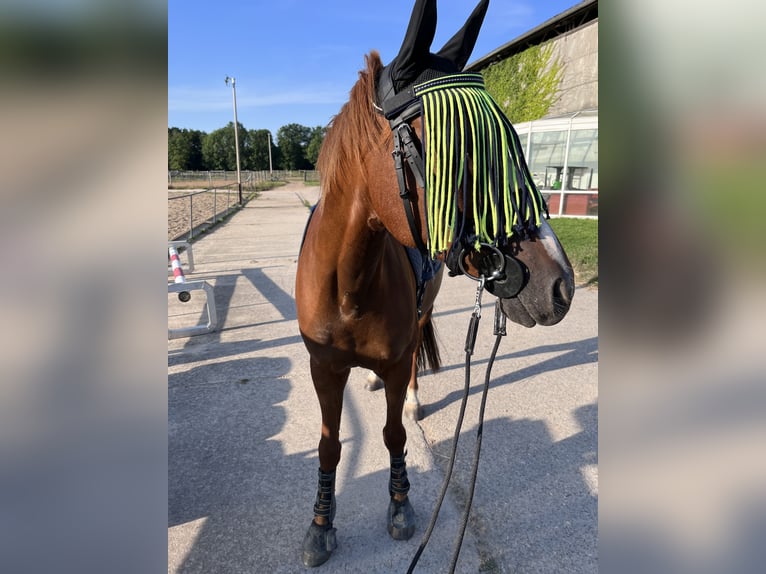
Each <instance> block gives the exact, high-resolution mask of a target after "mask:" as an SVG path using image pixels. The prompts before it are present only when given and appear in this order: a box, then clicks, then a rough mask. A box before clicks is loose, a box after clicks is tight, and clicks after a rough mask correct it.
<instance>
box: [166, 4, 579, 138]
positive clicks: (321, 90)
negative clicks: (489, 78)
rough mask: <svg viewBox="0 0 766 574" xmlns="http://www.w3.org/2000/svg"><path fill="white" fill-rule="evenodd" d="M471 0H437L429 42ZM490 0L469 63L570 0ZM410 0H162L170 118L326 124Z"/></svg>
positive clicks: (183, 122) (398, 35) (452, 26)
mask: <svg viewBox="0 0 766 574" xmlns="http://www.w3.org/2000/svg"><path fill="white" fill-rule="evenodd" d="M477 2H478V0H476V1H474V0H440V2H439V3H438V5H437V6H438V24H437V30H436V38H435V39H434V42H433V46H432V51H438V49H439V48H441V46H442V45H444V43H446V42H447V40H449V39H450V37H452V35H453V34H454V33H455V32H456V31H457V30H458V29H460V27H461V26H462V25H463V23H464V22H465V20H466V18H467V17H468V15H469V14H470V13H471V11H472V10H473V8H474V6H475V5H476V3H477ZM577 3H578V1H577V0H551V1H535V0H528V1H527V0H490V4H489V9H488V11H487V16H486V18H485V20H484V25H483V27H482V30H481V33H480V34H479V39H478V41H477V42H476V47H475V48H474V51H473V55H472V56H471V58H470V60H469V62H472V61H473V60H476V59H478V58H480V57H481V56H484V55H485V54H487V53H489V52H491V51H492V50H494V49H496V48H498V47H500V46H501V45H503V44H505V43H506V42H508V41H510V40H512V39H514V38H516V37H518V36H520V35H521V34H523V33H524V32H526V31H527V30H529V29H531V28H534V27H535V26H537V25H538V24H541V23H542V22H544V21H546V20H548V19H549V18H551V17H553V16H555V15H556V14H559V13H561V12H563V11H564V10H566V9H567V8H569V7H571V6H574V5H575V4H577ZM413 5H414V0H385V1H379V2H362V1H360V0H326V1H322V0H268V1H264V0H256V1H251V2H246V1H242V0H240V1H232V0H217V1H215V2H213V1H207V2H203V1H202V0H168V126H173V127H179V128H189V129H197V130H202V131H205V132H208V133H209V132H211V131H213V130H215V129H218V128H221V127H224V126H225V125H226V124H227V123H228V122H230V121H232V120H233V118H234V116H233V106H232V93H231V88H230V87H227V86H226V85H225V84H224V78H225V77H226V76H233V77H235V78H236V81H237V82H236V85H237V113H238V119H239V121H240V123H241V124H243V125H244V126H245V127H246V128H247V129H268V130H270V131H271V132H272V134H274V135H275V136H276V132H277V130H278V129H279V128H280V127H281V126H283V125H286V124H289V123H298V124H303V125H305V126H309V127H315V126H319V125H322V126H323V125H326V124H327V123H328V122H329V121H330V119H331V118H332V116H333V115H335V114H336V113H337V112H338V111H339V110H340V107H341V106H342V105H343V103H344V102H345V101H346V99H347V96H348V93H349V90H350V89H351V86H352V85H353V84H354V82H355V81H356V79H357V73H358V71H359V70H360V69H362V67H363V65H364V55H365V54H366V53H368V52H369V51H370V50H372V49H376V50H378V51H379V52H380V55H381V57H382V59H383V62H384V63H388V62H390V61H391V59H393V58H394V57H395V56H396V54H397V52H398V51H399V47H400V45H401V42H402V39H403V37H404V33H405V31H406V29H407V24H408V22H409V17H410V13H411V12H412V7H413Z"/></svg>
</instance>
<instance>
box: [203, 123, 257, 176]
mask: <svg viewBox="0 0 766 574" xmlns="http://www.w3.org/2000/svg"><path fill="white" fill-rule="evenodd" d="M238 126H239V127H238V130H239V138H240V142H239V145H240V150H239V151H240V164H241V163H242V155H243V151H242V150H243V149H246V146H247V143H248V142H247V141H246V137H245V136H246V130H245V127H244V126H243V125H242V124H241V123H238ZM243 137H245V141H243ZM243 144H244V145H243ZM202 158H203V160H204V163H205V167H207V169H225V170H229V171H233V170H236V169H237V157H236V153H235V146H234V122H229V123H228V124H227V125H226V127H225V128H219V129H217V130H215V131H213V132H210V133H209V134H207V135H206V136H205V138H204V140H203V142H202ZM242 169H245V168H244V167H243V168H242Z"/></svg>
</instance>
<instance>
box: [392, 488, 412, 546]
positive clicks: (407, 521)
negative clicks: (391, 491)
mask: <svg viewBox="0 0 766 574" xmlns="http://www.w3.org/2000/svg"><path fill="white" fill-rule="evenodd" d="M388 533H389V534H390V535H391V538H393V539H394V540H409V539H410V538H412V535H413V534H414V533H415V509H414V508H412V504H410V499H409V498H405V499H404V500H403V501H401V502H399V501H398V500H395V499H393V498H392V499H391V502H390V503H389V505H388Z"/></svg>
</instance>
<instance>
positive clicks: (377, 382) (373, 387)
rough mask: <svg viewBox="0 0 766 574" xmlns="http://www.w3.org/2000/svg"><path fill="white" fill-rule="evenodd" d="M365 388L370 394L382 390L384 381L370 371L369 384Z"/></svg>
mask: <svg viewBox="0 0 766 574" xmlns="http://www.w3.org/2000/svg"><path fill="white" fill-rule="evenodd" d="M364 388H365V389H366V390H368V391H370V392H372V391H377V390H379V389H382V388H383V379H381V378H380V377H379V376H378V375H376V374H375V373H373V372H372V371H370V374H368V375H367V382H366V383H365V384H364Z"/></svg>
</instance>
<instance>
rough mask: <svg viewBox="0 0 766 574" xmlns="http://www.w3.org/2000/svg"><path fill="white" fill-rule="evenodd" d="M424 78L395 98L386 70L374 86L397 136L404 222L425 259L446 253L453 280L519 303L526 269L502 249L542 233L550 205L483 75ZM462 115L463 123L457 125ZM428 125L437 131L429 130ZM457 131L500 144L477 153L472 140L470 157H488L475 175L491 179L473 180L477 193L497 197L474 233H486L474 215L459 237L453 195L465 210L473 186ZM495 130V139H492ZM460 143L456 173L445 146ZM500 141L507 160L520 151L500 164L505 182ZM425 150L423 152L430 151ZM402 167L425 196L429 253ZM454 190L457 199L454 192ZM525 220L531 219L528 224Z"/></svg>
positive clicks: (480, 145) (482, 147) (435, 74)
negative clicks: (418, 126) (510, 189)
mask: <svg viewBox="0 0 766 574" xmlns="http://www.w3.org/2000/svg"><path fill="white" fill-rule="evenodd" d="M423 76H426V77H425V78H423V77H421V78H419V80H423V81H420V82H419V83H415V84H413V85H412V86H409V87H406V88H404V89H402V90H401V91H399V92H398V93H396V92H395V90H394V85H393V81H392V78H391V74H390V72H389V70H388V68H384V69H383V70H382V71H381V73H380V75H379V77H378V79H377V99H378V102H379V105H377V104H376V105H375V108H376V110H377V111H378V113H380V114H382V115H383V116H384V117H385V118H386V119H387V120H388V122H389V125H390V127H391V131H392V133H393V152H392V157H393V160H394V168H395V171H396V176H397V182H398V185H399V196H400V197H401V199H402V203H403V207H404V212H405V214H406V216H407V223H408V225H409V228H410V234H411V235H412V238H413V241H414V242H415V245H416V247H417V249H418V251H419V252H420V254H421V257H422V258H423V259H424V260H425V259H429V260H430V259H432V258H434V257H435V255H436V253H437V252H444V251H446V258H445V263H446V265H447V267H448V268H449V270H450V272H449V274H450V275H451V276H455V275H461V274H465V275H467V276H468V277H470V278H472V279H474V280H477V281H479V280H480V279H481V278H483V280H484V281H485V282H486V283H485V284H486V288H487V290H488V291H490V293H492V294H494V295H496V296H498V297H502V298H508V297H514V296H515V295H517V294H518V293H519V292H520V291H521V290H522V289H523V288H524V286H525V285H526V284H527V282H528V279H529V270H528V269H527V267H526V266H525V265H524V264H523V263H522V262H521V261H519V260H518V259H516V258H515V257H511V256H510V255H507V254H503V253H502V252H501V251H500V249H499V248H498V244H506V243H507V242H508V241H510V236H511V235H514V236H517V237H521V238H524V237H526V235H527V233H528V232H529V231H530V230H531V229H532V228H537V226H538V225H539V216H540V212H541V211H542V210H545V213H546V215H547V206H546V205H545V202H544V200H543V198H542V195H541V194H540V193H539V191H537V189H536V187H535V186H534V183H533V182H532V178H531V175H530V174H529V172H528V168H527V166H526V163H525V162H524V161H523V157H522V156H521V151H520V149H521V148H520V145H519V142H518V136H517V135H516V133H515V131H514V130H513V128H512V127H511V125H510V122H509V121H508V120H507V119H506V118H505V117H504V116H503V115H502V112H500V111H499V108H497V106H496V104H494V101H493V100H491V97H490V96H489V95H488V94H487V93H486V91H485V89H484V82H483V78H482V76H481V74H463V73H454V74H445V73H443V72H437V71H430V74H429V71H427V72H426V73H425V74H423ZM429 76H430V77H429ZM456 94H457V95H456ZM462 98H465V101H462ZM487 100H489V102H487ZM429 106H430V107H429ZM428 112H430V113H428ZM464 113H465V118H464V117H463V114H464ZM458 114H459V115H460V119H459V120H457V118H456V116H457V115H458ZM418 117H423V119H424V121H423V124H422V126H423V129H422V131H421V134H420V138H419V139H418V138H417V137H416V136H415V134H414V131H413V128H412V127H411V125H410V122H412V121H413V120H414V119H416V118H418ZM487 118H489V119H487ZM427 123H431V124H434V125H428V126H426V124H427ZM460 124H462V125H463V126H465V127H466V128H467V127H468V126H470V127H471V128H472V129H475V130H478V131H480V132H481V135H482V136H483V137H484V138H494V139H495V140H498V141H496V142H494V143H492V142H490V143H487V142H483V141H479V142H478V147H477V142H476V141H473V137H474V136H472V143H473V144H474V145H473V148H472V151H473V153H474V154H479V155H481V154H483V156H482V157H483V158H484V161H483V163H476V162H474V164H473V165H474V172H476V171H477V167H478V168H484V169H485V170H486V171H487V172H491V173H488V174H487V175H486V176H479V177H478V178H477V174H476V173H473V184H474V186H475V187H476V186H477V183H478V186H479V187H482V186H485V187H486V188H487V190H488V193H491V194H492V195H493V197H491V198H489V200H488V201H489V204H487V205H489V209H490V210H492V213H491V214H490V216H491V220H490V221H491V222H487V221H486V220H487V219H488V217H487V213H486V212H487V206H486V205H485V207H484V210H485V213H484V214H483V215H484V221H483V222H484V223H485V225H484V227H483V228H482V229H481V230H479V229H477V228H478V227H482V226H481V224H480V222H479V220H478V219H476V214H475V213H474V217H475V219H474V222H473V225H471V223H469V222H466V216H465V214H463V216H462V220H461V221H460V225H459V229H458V230H455V228H457V227H458V222H457V207H456V205H455V204H456V197H455V196H456V195H457V193H458V191H459V190H457V189H455V188H457V186H458V185H459V184H460V183H461V180H462V193H463V199H464V203H463V205H464V206H465V205H466V203H465V199H466V197H467V195H466V194H467V191H466V185H467V183H468V175H467V172H466V173H464V170H463V167H464V165H465V163H466V158H467V156H468V151H467V150H468V146H467V144H466V138H465V136H464V135H463V134H462V133H456V132H459V131H460V130H459V129H457V126H459V125H460ZM437 130H439V131H438V132H437ZM493 130H494V131H493ZM463 131H464V130H463ZM490 131H492V133H489V132H490ZM485 132H486V133H485ZM427 138H428V139H427ZM457 138H460V139H459V142H458V143H459V144H460V145H457V146H455V151H457V150H458V149H460V150H462V156H463V157H462V158H458V159H456V160H455V161H454V166H453V158H451V157H446V156H448V155H449V154H448V153H445V152H447V147H448V148H449V151H452V149H453V147H452V142H453V141H455V140H456V139H457ZM431 139H434V140H436V139H438V140H440V141H441V142H442V143H441V146H442V147H441V148H440V147H438V146H439V144H437V145H432V143H431V141H429V140H431ZM509 140H510V141H509ZM446 141H449V142H450V143H449V146H447V145H446V144H445V143H444V142H446ZM499 141H502V143H503V144H504V146H505V147H501V148H500V150H499V151H500V153H505V154H507V151H508V149H510V150H513V151H515V150H518V154H517V157H521V161H520V162H519V161H518V160H516V159H515V158H514V156H513V151H512V152H511V157H510V160H509V159H508V158H504V159H502V158H501V159H502V164H501V165H502V168H503V169H504V172H503V174H502V177H500V174H499V173H497V169H498V168H497V165H496V164H497V163H499V162H498V161H497V157H500V156H498V155H497V154H498V150H495V149H491V148H492V146H498V145H499ZM421 145H423V146H425V147H426V150H425V151H424V150H423V149H422V148H421ZM477 150H478V151H477ZM439 152H442V153H439ZM492 154H495V155H492ZM429 155H430V157H429ZM435 155H439V160H441V162H443V163H447V162H449V168H448V170H445V169H444V168H442V167H439V166H436V165H435V162H436V161H437V160H436V158H434V157H433V156H435ZM424 156H425V157H424ZM490 156H491V157H490ZM496 156H497V157H496ZM488 158H489V159H488ZM517 164H520V165H517ZM405 165H408V166H409V169H410V171H411V173H412V175H413V177H414V179H415V182H416V184H417V186H418V187H420V188H423V189H424V190H426V194H427V197H428V198H429V199H428V200H427V202H426V209H427V217H426V224H427V226H428V229H429V233H427V235H428V237H429V246H428V247H427V246H426V245H425V244H424V242H423V240H422V237H421V233H420V232H419V231H418V226H417V224H416V219H415V215H414V209H413V207H412V201H413V197H415V198H416V197H417V195H415V194H412V193H411V191H414V190H410V189H409V188H408V185H407V177H406V175H405ZM458 165H459V169H458ZM509 165H510V169H509ZM439 169H441V170H442V171H441V172H440V173H439V175H440V176H441V180H440V181H439V180H436V179H435V178H434V177H433V176H432V174H433V172H435V171H438V170H439ZM453 178H454V182H453ZM511 178H512V181H513V183H514V184H515V185H516V193H515V194H510V193H504V190H501V189H500V187H501V186H509V185H510V182H511ZM519 183H521V185H519ZM431 188H434V189H431ZM449 190H454V192H453V193H450V192H449ZM490 190H491V191H490ZM530 190H531V191H532V193H530ZM440 192H441V193H440ZM429 194H430V195H429ZM434 195H438V196H439V197H437V198H436V201H437V202H441V203H440V205H439V206H438V208H437V209H440V213H447V214H448V213H449V210H450V209H452V210H453V212H454V214H455V216H454V218H453V219H452V221H450V222H447V223H445V222H444V219H443V218H441V219H440V218H437V217H436V216H435V215H434V213H435V211H436V209H434V208H433V203H434ZM450 196H451V197H450ZM429 200H430V201H429ZM479 202H481V200H479ZM474 203H476V201H475V202H474ZM482 203H483V202H482ZM500 204H503V206H504V209H500ZM429 208H431V209H430V210H429ZM474 211H475V210H474ZM528 213H531V214H532V215H531V217H530V215H528ZM429 214H430V217H429ZM525 216H526V217H525ZM445 217H446V216H445ZM429 224H430V225H429ZM434 227H435V228H437V229H436V233H434V232H433V228H434ZM511 227H512V229H513V232H512V233H506V234H503V233H502V231H503V229H504V228H511ZM487 229H491V230H492V233H493V235H494V237H490V235H489V234H488V233H487ZM482 231H483V233H482ZM469 257H470V258H471V260H472V262H475V263H476V264H475V265H474V266H475V268H476V269H478V272H479V275H478V276H476V275H472V274H470V273H468V272H467V271H466V261H467V260H468V259H469Z"/></svg>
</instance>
